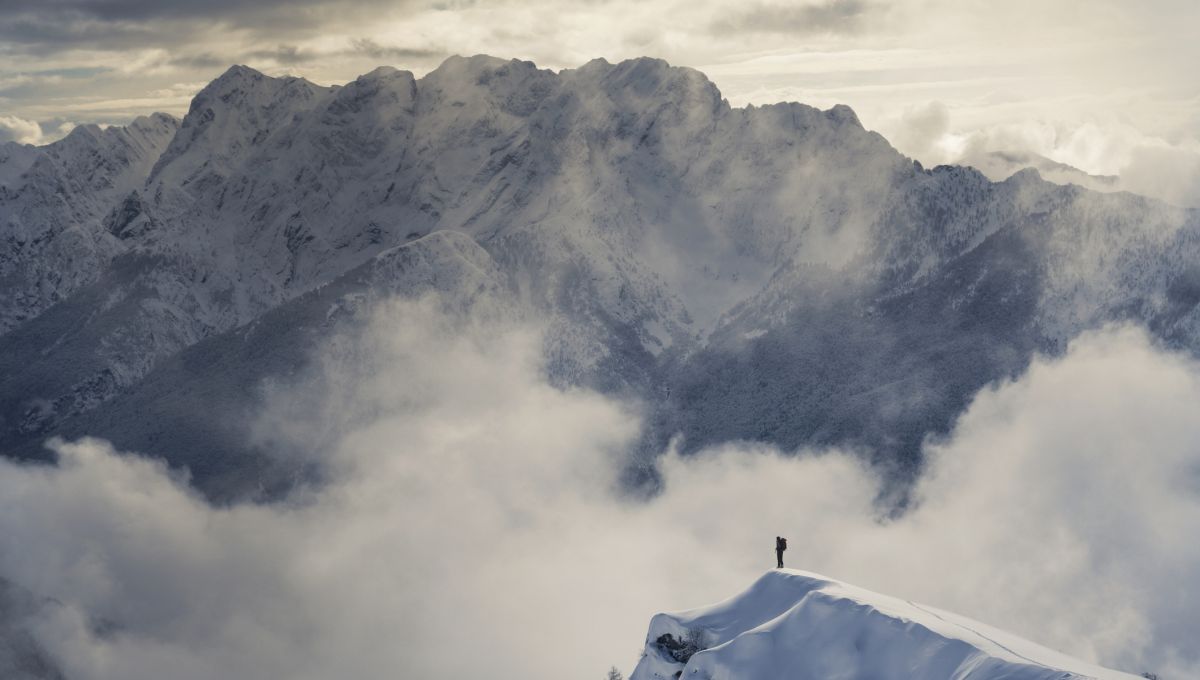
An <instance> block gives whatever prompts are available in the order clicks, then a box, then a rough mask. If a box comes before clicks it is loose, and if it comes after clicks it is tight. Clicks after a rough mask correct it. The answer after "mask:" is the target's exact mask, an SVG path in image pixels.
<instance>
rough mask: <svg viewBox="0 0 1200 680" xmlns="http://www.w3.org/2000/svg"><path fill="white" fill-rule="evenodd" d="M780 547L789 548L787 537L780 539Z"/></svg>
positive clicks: (782, 548)
mask: <svg viewBox="0 0 1200 680" xmlns="http://www.w3.org/2000/svg"><path fill="white" fill-rule="evenodd" d="M779 549H780V550H787V539H786V538H781V539H779Z"/></svg>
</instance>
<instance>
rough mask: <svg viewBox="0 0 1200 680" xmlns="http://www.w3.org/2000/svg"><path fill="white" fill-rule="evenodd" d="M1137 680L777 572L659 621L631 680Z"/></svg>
mask: <svg viewBox="0 0 1200 680" xmlns="http://www.w3.org/2000/svg"><path fill="white" fill-rule="evenodd" d="M673 678H680V679H681V680H687V679H689V678H695V679H696V680H700V679H703V680H734V679H736V680H779V679H780V678H797V679H805V680H807V679H812V680H840V679H847V680H850V679H855V680H857V679H864V678H871V679H872V680H1084V679H1091V680H1135V678H1137V676H1134V675H1130V674H1128V673H1122V672H1119V671H1114V670H1109V669H1106V668H1101V667H1099V666H1096V665H1094V664H1090V663H1086V662H1083V661H1080V660H1078V659H1074V658H1071V657H1069V656H1067V655H1065V654H1061V653H1059V652H1056V651H1053V650H1050V649H1047V648H1045V647H1042V646H1041V645H1038V644H1035V643H1033V642H1030V641H1028V640H1024V639H1022V638H1019V637H1017V636H1015V635H1012V634H1011V633H1006V632H1004V631H1001V630H997V629H995V628H992V627H990V626H987V625H985V624H982V623H979V622H976V621H972V620H970V619H968V618H966V617H963V616H959V615H957V614H951V613H949V612H945V611H941V610H938V609H934V608H933V607H928V606H925V605H921V604H917V603H915V602H910V601H907V600H902V599H899V598H895V597H891V596H888V595H881V594H879V593H874V592H871V591H869V590H865V589H863V588H858V587H856V586H852V585H849V584H846V583H842V582H840V581H836V580H833V579H830V578H826V577H824V576H820V575H818V574H813V573H809V572H804V571H797V570H793V569H780V570H776V571H772V572H768V573H767V574H765V575H764V576H762V577H761V578H759V579H758V581H756V582H755V583H754V585H752V586H751V587H750V588H749V589H748V590H746V591H745V592H743V593H741V594H739V595H736V596H734V597H732V598H730V599H728V600H725V601H723V602H720V603H718V604H715V605H712V606H709V607H702V608H699V609H692V610H689V611H685V612H679V613H675V614H658V615H656V616H655V617H654V618H653V619H652V620H651V621H650V630H649V633H648V634H647V636H646V649H645V654H644V655H643V656H642V659H641V661H640V662H639V663H638V666H637V668H636V669H635V670H634V672H633V675H632V676H631V677H630V680H672V679H673Z"/></svg>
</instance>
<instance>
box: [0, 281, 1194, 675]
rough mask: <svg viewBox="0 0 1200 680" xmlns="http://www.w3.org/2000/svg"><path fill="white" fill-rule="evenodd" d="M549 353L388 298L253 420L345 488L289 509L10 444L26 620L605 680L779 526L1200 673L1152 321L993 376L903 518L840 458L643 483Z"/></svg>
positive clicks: (841, 561)
mask: <svg viewBox="0 0 1200 680" xmlns="http://www.w3.org/2000/svg"><path fill="white" fill-rule="evenodd" d="M540 348H541V340H540V336H539V332H538V329H536V328H530V327H523V326H517V325H506V324H497V323H494V322H488V323H484V322H479V321H464V320H462V319H457V318H452V317H448V316H446V315H444V314H442V313H440V312H439V311H438V306H437V305H436V304H434V303H432V302H430V301H428V300H426V301H421V302H416V303H413V302H405V303H395V304H389V305H385V306H383V307H381V309H380V310H379V312H378V313H376V314H375V315H374V318H373V321H372V322H371V323H370V324H369V326H368V327H367V329H366V331H365V332H363V333H362V334H361V335H356V336H353V337H343V338H341V339H340V340H339V341H337V342H335V343H332V344H331V345H330V347H329V348H328V349H327V351H326V353H325V355H324V356H323V357H322V360H321V361H320V362H319V365H320V367H321V368H320V370H318V371H316V372H315V373H314V374H313V375H311V376H308V377H307V378H305V379H302V380H298V381H297V382H296V383H295V384H292V385H290V386H288V387H278V386H277V387H276V388H274V389H273V391H272V392H271V397H270V400H269V406H268V408H267V409H266V410H265V412H264V413H263V414H262V416H261V417H260V419H259V421H260V422H259V426H258V432H257V434H256V436H260V437H268V438H271V439H272V440H273V441H276V442H284V443H287V442H292V443H293V445H294V449H295V450H296V452H297V453H296V455H297V457H298V458H305V459H307V458H309V457H311V456H313V455H319V456H320V463H321V466H322V470H323V475H324V478H325V480H324V482H323V483H321V484H318V485H310V486H303V487H299V488H297V489H296V490H295V491H294V492H293V493H292V494H291V495H290V496H289V497H287V498H286V499H284V500H282V501H279V502H276V503H272V504H250V503H244V504H235V505H232V506H222V507H217V506H214V505H211V504H210V503H208V502H207V501H206V500H204V499H203V498H202V497H201V496H199V495H198V494H197V493H196V492H194V491H193V490H192V489H190V488H189V486H188V483H187V480H186V477H184V476H181V475H180V474H179V473H173V472H171V471H169V470H168V469H167V468H166V467H165V466H164V465H162V464H161V463H159V462H156V461H155V460H154V459H153V458H150V457H143V456H141V455H135V454H133V453H128V452H118V451H114V450H113V448H112V447H111V446H110V445H109V444H107V443H105V442H103V441H99V440H92V439H84V440H80V441H74V442H63V441H56V442H53V443H51V446H52V447H53V449H54V450H55V451H56V452H57V455H58V462H57V464H56V465H53V466H44V465H31V464H19V463H14V462H11V461H7V460H5V461H3V462H0V577H2V578H3V579H6V580H8V581H9V582H11V583H13V584H16V586H18V587H20V588H21V589H24V590H25V591H28V593H30V594H31V595H32V597H33V598H34V600H35V601H36V602H38V603H39V604H38V605H37V606H33V607H30V608H28V609H27V610H23V611H22V612H21V613H20V620H17V621H10V622H8V625H10V626H16V627H18V628H19V629H21V630H24V631H28V633H29V634H30V636H31V638H32V639H33V640H35V641H36V644H37V645H39V646H40V647H41V649H42V651H43V652H44V654H45V655H46V656H48V657H49V658H51V659H53V660H54V663H55V664H56V665H57V666H58V667H59V669H60V670H61V671H62V672H63V673H64V674H65V675H66V676H67V677H70V678H73V679H80V680H91V679H97V680H98V679H117V678H119V679H122V680H139V679H142V678H146V679H150V678H155V679H157V678H165V677H169V678H176V679H188V678H233V677H236V678H247V679H253V678H280V677H287V678H314V679H315V678H331V677H380V676H389V677H407V678H462V677H495V678H516V677H522V678H532V679H542V678H544V679H550V678H562V677H580V678H588V677H595V678H599V677H601V676H602V674H603V673H604V672H605V671H606V670H607V669H608V668H609V666H611V665H616V666H618V667H620V668H622V669H624V670H626V671H628V670H630V669H632V666H633V664H634V663H635V661H636V658H637V654H638V653H639V651H640V649H641V647H642V644H643V639H642V638H643V635H644V633H645V628H646V625H647V623H648V621H649V618H650V616H651V615H652V614H653V613H654V612H656V611H660V610H671V609H681V608H687V607H692V606H698V605H702V604H706V603H709V602H713V601H716V600H719V599H723V598H724V597H727V596H730V595H732V594H734V593H736V592H738V591H740V590H742V589H743V588H745V587H747V586H748V585H749V584H750V583H751V582H752V581H753V580H754V579H755V578H756V577H757V576H758V575H759V574H760V573H761V572H762V571H763V570H765V569H768V568H770V567H772V566H773V564H774V558H775V556H774V554H773V543H774V537H775V536H776V535H779V534H781V535H784V536H787V537H788V538H789V545H790V549H789V550H788V552H787V555H786V559H787V562H788V565H789V566H793V567H797V568H802V569H807V570H812V571H817V572H821V573H824V574H827V575H829V576H832V577H835V578H839V579H844V580H847V581H850V582H852V583H855V584H857V585H861V586H864V587H868V588H872V589H876V590H880V591H883V592H887V593H889V594H893V595H897V596H901V597H905V598H911V599H914V600H917V601H922V602H925V603H928V604H932V605H935V606H939V607H942V608H945V609H949V610H953V611H957V612H959V613H962V614H965V615H968V616H971V617H974V618H977V619H980V620H983V621H985V622H988V623H990V624H993V625H996V626H998V627H1001V628H1007V629H1009V630H1012V631H1013V632H1016V633H1018V634H1021V635H1024V636H1026V637H1029V638H1031V639H1033V640H1035V641H1038V642H1041V643H1043V644H1046V645H1048V646H1051V647H1055V648H1058V649H1061V650H1063V651H1066V652H1068V653H1071V654H1074V655H1076V656H1080V657H1082V658H1084V659H1088V660H1092V661H1096V662H1099V663H1101V664H1105V665H1110V666H1114V667H1119V668H1122V669H1125V670H1130V671H1136V672H1140V671H1143V670H1153V671H1155V672H1158V673H1159V674H1160V676H1161V677H1162V678H1164V679H1166V678H1176V679H1180V680H1182V679H1183V678H1189V677H1197V676H1198V675H1200V650H1198V649H1197V648H1196V646H1195V644H1194V641H1195V639H1196V638H1197V637H1198V636H1200V606H1197V605H1198V604H1200V602H1198V600H1197V598H1198V597H1200V596H1198V593H1200V544H1198V543H1197V542H1196V541H1195V540H1194V537H1195V536H1197V535H1200V418H1197V417H1196V414H1197V413H1200V365H1197V364H1196V363H1195V362H1194V361H1192V360H1191V359H1189V358H1185V357H1184V356H1181V355H1178V354H1174V353H1171V352H1168V351H1164V350H1163V349H1160V348H1158V347H1156V346H1155V345H1154V343H1153V342H1152V341H1151V340H1150V339H1149V338H1148V336H1147V335H1146V334H1145V333H1143V332H1141V331H1140V330H1138V329H1134V328H1125V327H1118V328H1109V329H1106V330H1103V331H1098V332H1093V333H1090V334H1087V335H1085V336H1083V337H1081V338H1079V339H1078V340H1076V341H1075V342H1074V343H1073V344H1072V346H1071V348H1070V350H1069V351H1068V352H1067V354H1066V355H1065V356H1064V357H1063V358H1061V359H1058V360H1040V359H1039V360H1036V361H1035V362H1034V364H1033V365H1032V367H1031V368H1030V369H1029V370H1028V371H1027V373H1026V374H1025V375H1024V376H1023V377H1021V378H1019V379H1018V380H1016V381H1015V382H1011V383H1006V384H1001V385H997V386H995V387H994V388H991V389H988V390H985V391H984V392H983V393H981V394H980V395H979V396H978V397H977V399H976V400H975V402H974V404H973V405H972V406H971V407H970V409H969V410H968V411H967V412H966V413H965V414H964V415H963V416H962V418H961V419H960V420H959V422H958V424H957V426H956V427H955V429H954V431H953V432H952V434H951V435H950V436H949V437H948V438H947V439H946V440H945V441H942V442H940V443H933V444H930V446H929V448H928V452H929V456H930V465H929V469H928V472H927V473H926V474H925V476H924V477H923V478H922V480H921V481H920V483H919V485H918V487H917V488H916V490H915V498H916V499H917V503H916V505H915V506H914V509H912V510H911V511H909V512H908V513H907V514H905V515H904V516H902V517H900V518H899V519H893V520H880V512H879V508H878V507H877V506H876V505H875V500H876V497H877V491H878V480H877V479H876V477H875V476H874V474H873V473H872V471H871V470H870V469H868V468H866V467H864V466H863V465H862V464H861V463H860V462H859V459H858V458H856V457H853V456H851V455H847V454H843V453H840V452H838V451H820V452H815V451H802V452H789V453H788V454H787V455H785V454H783V453H781V452H778V451H774V450H771V449H769V448H766V447H762V446H752V445H729V446H725V447H721V448H718V449H714V450H709V451H705V452H703V453H701V454H700V455H696V456H689V457H686V458H681V457H680V456H678V455H676V454H674V453H671V452H667V453H666V454H665V455H664V456H663V457H662V458H661V459H660V463H659V472H660V474H661V478H662V481H663V487H662V491H661V493H659V494H658V495H656V496H655V497H653V498H652V499H649V500H644V499H631V498H628V497H627V496H625V495H624V494H623V493H622V492H621V490H620V489H619V487H618V484H617V478H618V472H619V470H620V467H621V465H622V464H623V462H624V460H625V455H626V451H627V450H628V448H629V447H630V445H631V444H632V443H633V442H634V441H635V439H636V437H637V433H638V428H639V418H638V409H637V406H636V405H633V404H626V403H621V402H619V401H616V400H613V399H611V398H607V397H604V396H601V395H598V394H595V393H592V392H588V391H583V390H560V389H556V388H554V387H552V386H550V385H549V384H547V382H546V381H545V380H544V378H543V373H542V370H541V365H540V355H541V352H540ZM139 453H140V454H145V455H146V456H152V455H153V454H154V453H155V452H153V451H145V452H139ZM14 616H15V614H14Z"/></svg>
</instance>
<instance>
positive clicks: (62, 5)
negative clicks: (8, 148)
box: [0, 0, 405, 54]
mask: <svg viewBox="0 0 1200 680" xmlns="http://www.w3.org/2000/svg"><path fill="white" fill-rule="evenodd" d="M404 6H405V2H403V1H401V2H386V1H384V0H348V1H347V0H341V1H335V0H261V1H256V2H242V1H240V0H209V1H206V2H192V1H189V0H49V1H46V0H6V2H4V3H3V8H2V9H0V12H2V13H3V15H4V21H0V41H2V42H4V43H7V47H6V48H4V50H3V51H8V52H10V53H12V52H17V53H27V54H50V53H54V52H57V51H61V50H68V49H77V48H87V49H101V50H105V49H107V50H124V49H128V48H130V47H135V46H150V47H157V46H164V45H178V44H186V43H188V42H191V39H192V35H193V33H194V29H195V27H197V26H200V25H204V26H214V25H215V26H226V27H229V28H233V29H237V30H243V31H249V32H251V33H262V34H269V35H271V36H275V37H278V36H280V35H288V34H296V35H302V34H306V33H309V32H311V31H313V30H315V29H317V28H318V27H322V26H327V25H330V24H335V23H339V22H340V21H344V20H350V19H353V18H356V17H358V16H360V15H361V14H362V13H364V12H370V11H373V10H382V9H387V10H393V9H396V8H402V7H404Z"/></svg>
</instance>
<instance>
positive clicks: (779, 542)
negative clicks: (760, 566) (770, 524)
mask: <svg viewBox="0 0 1200 680" xmlns="http://www.w3.org/2000/svg"><path fill="white" fill-rule="evenodd" d="M784 550H787V539H786V538H784V537H783V536H776V537H775V561H776V562H778V563H779V566H778V568H779V569H783V551H784Z"/></svg>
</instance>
